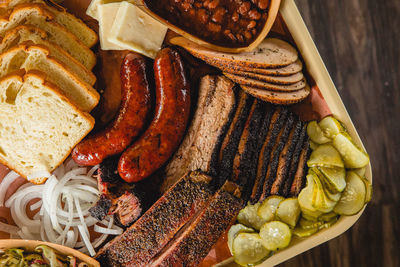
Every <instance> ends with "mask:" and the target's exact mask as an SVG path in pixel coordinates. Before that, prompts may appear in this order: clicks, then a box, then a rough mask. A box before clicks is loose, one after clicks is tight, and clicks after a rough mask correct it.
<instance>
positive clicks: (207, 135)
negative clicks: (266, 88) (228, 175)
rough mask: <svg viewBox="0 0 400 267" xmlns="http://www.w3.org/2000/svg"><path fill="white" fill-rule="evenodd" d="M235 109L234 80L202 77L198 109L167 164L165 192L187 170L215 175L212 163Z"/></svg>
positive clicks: (220, 77) (219, 77)
mask: <svg viewBox="0 0 400 267" xmlns="http://www.w3.org/2000/svg"><path fill="white" fill-rule="evenodd" d="M235 108H236V97H235V90H234V84H233V83H232V82H231V81H229V80H228V79H226V78H224V77H223V76H205V77H204V78H203V79H202V80H201V82H200V87H199V96H198V104H197V109H196V112H195V114H194V117H193V120H192V122H191V125H190V127H189V129H188V132H187V134H186V137H185V139H184V140H183V142H182V144H181V146H180V147H179V149H178V151H177V152H176V153H175V155H174V156H173V158H172V159H171V161H170V162H169V163H168V165H167V167H166V170H165V172H166V176H165V181H164V184H163V191H165V190H166V189H167V188H169V187H170V186H171V185H173V184H174V183H175V182H176V181H177V180H178V179H179V178H180V177H182V175H184V174H185V173H187V172H188V171H192V170H197V169H200V170H202V171H203V172H206V173H210V174H211V175H213V172H215V171H213V170H212V169H213V168H212V166H211V165H215V164H213V162H214V161H216V155H217V152H218V151H219V147H220V145H221V142H222V139H223V136H224V135H225V133H226V130H227V128H228V126H229V125H230V123H231V120H232V118H233V114H234V111H235ZM214 174H215V173H214Z"/></svg>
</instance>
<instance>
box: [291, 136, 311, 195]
mask: <svg viewBox="0 0 400 267" xmlns="http://www.w3.org/2000/svg"><path fill="white" fill-rule="evenodd" d="M310 154H311V148H310V142H309V139H308V136H307V138H306V140H305V141H304V143H303V150H302V151H301V154H300V160H299V164H298V166H297V170H296V173H295V175H294V179H293V183H292V186H291V188H290V196H291V197H297V196H298V195H299V194H300V191H301V189H303V188H304V186H305V185H306V175H307V171H308V167H307V160H308V158H309V157H310Z"/></svg>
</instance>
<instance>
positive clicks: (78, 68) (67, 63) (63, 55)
mask: <svg viewBox="0 0 400 267" xmlns="http://www.w3.org/2000/svg"><path fill="white" fill-rule="evenodd" d="M22 27H25V26H22ZM12 31H14V30H12ZM14 37H16V39H14V41H16V42H15V44H13V43H14V42H9V43H7V44H6V45H4V46H3V43H0V54H2V53H5V52H7V50H9V49H12V48H13V47H15V46H18V45H25V46H31V45H36V46H40V47H43V48H44V49H46V50H48V51H50V53H51V55H52V56H53V57H54V58H56V59H57V60H58V61H60V62H61V63H63V64H64V67H65V68H66V69H67V70H69V71H70V72H72V73H74V74H76V75H77V76H78V77H79V78H81V79H82V80H83V81H85V82H87V83H88V84H90V85H92V86H93V85H94V84H95V82H96V76H95V75H94V74H93V72H91V71H89V70H88V69H87V68H85V66H83V65H82V64H80V63H79V62H77V61H76V60H75V59H74V58H73V57H71V56H70V55H69V54H68V53H67V52H65V50H64V49H62V48H60V47H59V46H58V45H55V44H54V43H51V42H48V41H45V40H44V41H43V42H40V44H38V42H34V41H31V40H29V39H25V38H18V35H14ZM9 40H10V39H9Z"/></svg>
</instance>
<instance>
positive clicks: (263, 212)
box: [257, 196, 285, 222]
mask: <svg viewBox="0 0 400 267" xmlns="http://www.w3.org/2000/svg"><path fill="white" fill-rule="evenodd" d="M283 200H285V198H283V197H281V196H269V197H267V198H266V199H265V200H264V201H263V202H262V203H261V205H260V207H259V208H258V210H257V214H258V216H259V217H261V218H262V219H263V220H264V222H269V221H272V220H274V219H275V214H276V210H277V208H278V205H279V204H280V203H281V201H283Z"/></svg>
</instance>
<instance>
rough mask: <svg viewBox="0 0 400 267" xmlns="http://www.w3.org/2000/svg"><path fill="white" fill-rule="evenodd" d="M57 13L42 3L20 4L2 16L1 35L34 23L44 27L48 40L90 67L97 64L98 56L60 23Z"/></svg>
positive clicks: (40, 27)
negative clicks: (57, 20) (41, 4)
mask: <svg viewBox="0 0 400 267" xmlns="http://www.w3.org/2000/svg"><path fill="white" fill-rule="evenodd" d="M54 17H55V15H54V14H53V13H52V12H50V11H48V10H46V9H45V8H43V7H41V6H40V5H33V4H27V5H25V4H24V5H19V6H18V7H16V8H14V9H12V10H11V13H7V14H6V15H3V16H2V17H0V37H4V36H5V35H6V33H7V31H9V30H11V29H13V28H15V27H18V26H20V25H26V24H27V25H33V26H36V27H37V28H39V29H42V30H43V31H45V32H46V34H47V35H48V36H47V38H48V40H50V41H52V42H55V43H56V44H58V45H60V46H61V47H62V48H64V49H65V51H67V52H68V53H69V54H71V55H72V56H73V57H74V58H81V62H84V63H83V65H85V66H86V67H87V68H88V69H92V68H93V66H94V65H95V64H96V56H95V54H94V53H93V51H92V50H90V48H89V47H87V46H85V45H84V44H83V43H82V42H81V41H80V40H79V39H78V38H77V37H76V36H75V35H74V34H72V33H71V32H70V31H68V30H67V29H66V28H65V27H63V26H61V25H60V24H58V23H57V22H56V21H55V19H54Z"/></svg>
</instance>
